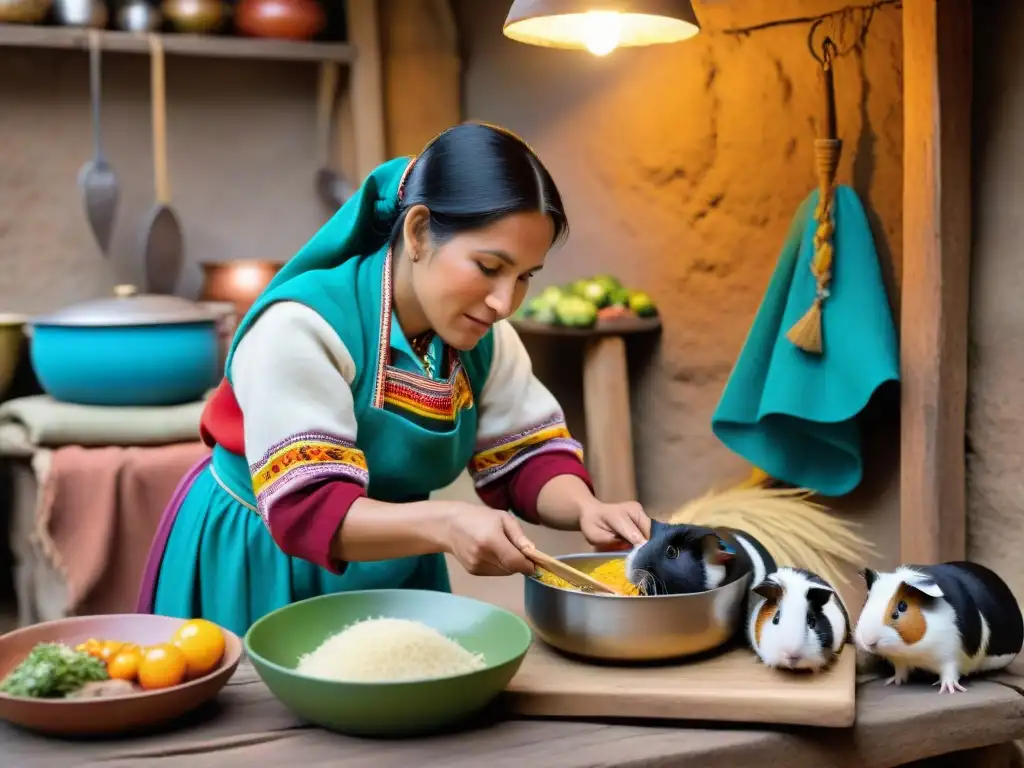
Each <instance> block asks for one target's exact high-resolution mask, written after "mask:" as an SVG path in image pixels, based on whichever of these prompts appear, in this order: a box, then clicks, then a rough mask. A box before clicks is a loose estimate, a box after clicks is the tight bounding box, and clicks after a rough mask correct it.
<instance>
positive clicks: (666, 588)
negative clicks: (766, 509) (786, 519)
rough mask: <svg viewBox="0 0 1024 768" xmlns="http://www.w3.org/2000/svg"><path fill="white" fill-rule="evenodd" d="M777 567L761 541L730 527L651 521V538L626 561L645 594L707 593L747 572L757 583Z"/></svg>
mask: <svg viewBox="0 0 1024 768" xmlns="http://www.w3.org/2000/svg"><path fill="white" fill-rule="evenodd" d="M775 569H776V565H775V560H774V559H772V556H771V555H770V554H769V553H768V550H766V549H765V548H764V546H762V545H761V543H760V542H759V541H757V539H755V538H754V537H753V536H750V535H749V534H746V533H743V532H742V531H737V530H733V529H731V528H717V529H716V528H704V527H702V526H697V525H688V524H682V523H677V524H671V523H663V522H661V521H660V520H652V521H651V536H650V538H649V539H648V540H647V541H646V542H644V543H643V544H641V545H640V546H638V547H636V548H634V549H633V550H632V551H631V552H630V553H629V555H628V556H627V557H626V578H627V579H629V581H630V582H631V583H632V584H634V585H635V586H637V587H639V588H640V590H641V591H642V592H643V593H644V594H647V595H682V594H690V593H693V592H706V591H707V590H709V589H715V588H716V587H719V586H721V585H722V584H725V583H728V582H730V581H732V580H733V579H735V578H737V577H738V576H740V575H741V574H743V573H746V572H747V571H748V570H750V571H753V576H752V580H751V582H750V583H751V584H758V583H760V582H761V581H763V580H764V578H765V577H766V576H767V575H768V574H769V573H771V572H773V571H774V570H775Z"/></svg>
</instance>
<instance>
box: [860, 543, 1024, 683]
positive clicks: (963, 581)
mask: <svg viewBox="0 0 1024 768" xmlns="http://www.w3.org/2000/svg"><path fill="white" fill-rule="evenodd" d="M861 573H862V575H863V576H864V580H865V581H866V582H867V586H868V596H867V600H866V601H865V603H864V609H863V610H862V612H861V615H860V619H859V620H858V622H857V629H856V631H855V632H854V640H855V642H856V644H857V647H858V648H860V649H861V650H863V651H866V652H868V653H872V654H875V655H876V656H880V657H881V658H883V659H885V660H887V661H888V662H889V663H890V664H892V666H893V671H894V674H893V676H892V677H890V678H889V679H888V680H887V681H886V685H888V684H891V683H895V684H896V685H902V684H903V683H905V682H906V681H907V679H908V678H909V676H910V673H911V672H912V671H914V670H923V671H925V672H931V673H932V674H935V675H938V677H939V679H938V680H937V681H936V683H935V684H936V685H938V686H939V693H944V692H946V691H948V692H949V693H953V692H954V691H964V690H966V689H965V688H964V687H963V686H962V685H961V684H960V678H961V677H967V676H970V675H972V674H976V673H980V672H988V671H992V670H996V669H1002V668H1004V667H1006V666H1007V665H1009V664H1010V662H1012V661H1013V660H1014V658H1016V656H1017V654H1018V653H1020V651H1021V647H1022V646H1024V619H1022V618H1021V610H1020V606H1019V605H1018V604H1017V600H1016V598H1014V596H1013V592H1012V591H1011V590H1010V588H1009V586H1007V584H1006V582H1004V581H1003V580H1002V579H1001V578H1000V577H999V576H997V575H996V574H995V573H994V572H992V571H991V570H989V569H988V568H986V567H985V566H983V565H979V564H978V563H971V562H965V561H958V562H951V563H940V564H938V565H901V566H900V567H899V568H897V569H896V570H895V571H892V572H890V573H877V572H875V571H873V570H871V569H870V568H865V569H864V570H863V571H862V572H861Z"/></svg>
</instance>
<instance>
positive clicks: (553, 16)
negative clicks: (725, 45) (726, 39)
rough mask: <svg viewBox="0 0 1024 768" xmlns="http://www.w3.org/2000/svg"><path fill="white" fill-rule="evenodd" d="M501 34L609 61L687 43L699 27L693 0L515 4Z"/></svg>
mask: <svg viewBox="0 0 1024 768" xmlns="http://www.w3.org/2000/svg"><path fill="white" fill-rule="evenodd" d="M503 31H504V33H505V37H507V38H509V39H511V40H515V41H517V42H520V43H527V44H529V45H539V46H543V47H545V48H575V49H580V50H587V51H590V52H591V53H592V54H594V55H595V56H607V55H608V54H609V53H611V52H612V51H614V50H615V49H616V48H627V47H638V46H643V45H658V44H662V43H678V42H680V41H682V40H688V39H689V38H691V37H693V36H694V35H696V34H697V33H698V32H699V31H700V24H699V22H698V21H697V15H696V14H695V13H694V11H693V4H692V2H691V0H515V2H514V3H512V7H511V8H510V9H509V12H508V17H507V18H506V19H505V26H504V29H503Z"/></svg>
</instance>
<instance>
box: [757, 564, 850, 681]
mask: <svg viewBox="0 0 1024 768" xmlns="http://www.w3.org/2000/svg"><path fill="white" fill-rule="evenodd" d="M753 593H754V594H753V596H752V597H751V601H750V604H749V608H748V613H747V641H748V643H749V644H750V647H751V648H752V649H753V651H754V653H756V654H757V657H758V658H759V659H761V661H762V662H764V663H765V664H766V665H768V666H769V667H778V668H782V669H809V670H815V671H816V670H821V669H825V668H826V667H828V666H829V665H830V664H831V663H832V662H833V661H834V660H835V659H836V657H837V656H838V655H839V653H840V652H841V651H842V649H843V646H844V645H846V643H847V642H849V640H850V615H849V614H848V613H847V612H846V606H844V605H843V601H842V598H841V597H840V596H839V593H838V592H836V590H835V588H834V587H833V586H832V585H831V584H829V583H828V582H827V581H826V580H825V579H823V578H822V577H821V576H819V575H818V574H816V573H813V572H811V571H808V570H805V569H803V568H791V567H789V566H783V567H782V568H779V569H778V570H777V571H775V573H772V574H769V576H768V578H766V579H764V580H763V581H762V582H760V583H759V584H756V585H755V586H754V588H753Z"/></svg>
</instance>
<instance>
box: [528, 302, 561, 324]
mask: <svg viewBox="0 0 1024 768" xmlns="http://www.w3.org/2000/svg"><path fill="white" fill-rule="evenodd" d="M531 319H532V320H533V321H534V322H537V323H544V324H545V325H554V324H555V323H557V322H558V317H557V315H555V308H554V307H549V306H547V305H544V306H542V307H541V308H540V309H538V310H537V312H536V313H535V314H534V315H533V316H532V317H531Z"/></svg>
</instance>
